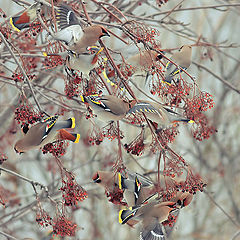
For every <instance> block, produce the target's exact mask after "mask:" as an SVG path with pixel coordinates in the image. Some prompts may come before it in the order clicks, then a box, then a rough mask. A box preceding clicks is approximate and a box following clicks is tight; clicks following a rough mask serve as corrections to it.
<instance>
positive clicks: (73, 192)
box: [60, 174, 88, 206]
mask: <svg viewBox="0 0 240 240" xmlns="http://www.w3.org/2000/svg"><path fill="white" fill-rule="evenodd" d="M66 176H67V179H66V180H63V179H62V187H61V188H60V190H61V191H62V197H63V199H64V204H65V205H66V206H75V205H77V204H78V202H82V201H83V200H85V199H86V198H87V196H88V195H87V192H86V191H85V190H84V188H83V187H82V186H80V185H79V184H77V182H76V180H75V177H74V176H73V175H72V174H67V175H66Z"/></svg>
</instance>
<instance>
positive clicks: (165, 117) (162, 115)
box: [127, 100, 191, 129]
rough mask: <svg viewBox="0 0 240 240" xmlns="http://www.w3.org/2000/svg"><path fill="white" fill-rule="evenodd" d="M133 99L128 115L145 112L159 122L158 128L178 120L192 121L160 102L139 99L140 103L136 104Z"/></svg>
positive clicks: (155, 121)
mask: <svg viewBox="0 0 240 240" xmlns="http://www.w3.org/2000/svg"><path fill="white" fill-rule="evenodd" d="M133 101H135V100H133ZM133 101H132V103H131V105H132V106H133V107H132V108H130V109H129V111H128V113H127V116H129V114H134V115H137V114H141V113H144V114H145V115H146V117H147V118H148V119H149V120H151V121H152V122H154V123H157V124H158V129H161V128H165V127H168V126H170V125H171V124H173V123H176V122H191V120H189V119H184V118H183V117H181V116H179V114H178V113H176V112H174V111H172V110H170V109H168V108H165V107H164V106H163V105H161V104H160V103H157V102H151V101H147V100H138V103H136V104H135V105H134V102H133Z"/></svg>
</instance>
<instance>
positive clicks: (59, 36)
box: [54, 5, 110, 54]
mask: <svg viewBox="0 0 240 240" xmlns="http://www.w3.org/2000/svg"><path fill="white" fill-rule="evenodd" d="M57 23H58V28H59V30H60V31H58V32H57V33H55V35H54V38H55V39H56V40H60V41H64V42H65V43H66V44H67V45H68V50H71V51H72V52H74V53H76V54H81V53H83V52H85V51H86V49H87V47H89V46H94V45H95V44H96V42H97V41H98V40H99V39H100V38H101V37H103V36H110V35H109V33H108V31H107V29H106V28H104V27H103V26H101V25H91V26H88V27H85V28H83V27H82V26H81V25H80V23H79V21H78V18H77V17H76V15H75V13H74V12H73V10H72V9H71V8H70V7H68V6H66V5H61V6H60V7H59V10H58V13H57Z"/></svg>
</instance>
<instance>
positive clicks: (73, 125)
mask: <svg viewBox="0 0 240 240" xmlns="http://www.w3.org/2000/svg"><path fill="white" fill-rule="evenodd" d="M71 119H72V126H71V128H75V126H76V124H75V117H72V118H71Z"/></svg>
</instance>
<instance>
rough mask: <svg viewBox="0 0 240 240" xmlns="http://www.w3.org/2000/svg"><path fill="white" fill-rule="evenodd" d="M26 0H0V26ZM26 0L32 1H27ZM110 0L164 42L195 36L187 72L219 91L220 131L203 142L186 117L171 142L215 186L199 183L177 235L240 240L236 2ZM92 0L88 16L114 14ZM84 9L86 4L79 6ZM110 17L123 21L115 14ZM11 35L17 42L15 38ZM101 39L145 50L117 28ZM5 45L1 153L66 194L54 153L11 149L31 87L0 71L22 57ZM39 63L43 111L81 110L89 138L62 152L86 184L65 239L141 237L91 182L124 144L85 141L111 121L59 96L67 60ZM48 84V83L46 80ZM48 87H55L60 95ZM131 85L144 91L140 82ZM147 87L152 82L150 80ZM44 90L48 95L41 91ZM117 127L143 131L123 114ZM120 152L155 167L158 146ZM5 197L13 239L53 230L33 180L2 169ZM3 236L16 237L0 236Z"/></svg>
mask: <svg viewBox="0 0 240 240" xmlns="http://www.w3.org/2000/svg"><path fill="white" fill-rule="evenodd" d="M24 2H25V1H5V0H0V8H1V9H2V10H3V11H4V12H5V13H6V15H7V18H3V17H1V23H0V24H1V30H4V29H3V28H2V26H4V27H6V26H8V27H10V26H9V25H6V24H5V25H3V24H4V22H5V21H7V19H8V17H10V16H12V15H14V14H16V13H18V12H20V11H21V10H22V9H23V7H22V6H24ZM26 2H27V3H33V2H30V1H28V0H26ZM71 2H74V1H71ZM76 2H78V1H76ZM105 2H109V3H112V4H113V5H114V6H116V7H118V8H119V9H121V11H122V12H123V13H124V15H125V16H126V17H127V19H128V20H137V21H139V22H143V23H145V24H147V25H149V26H151V27H153V28H156V29H157V30H158V31H159V33H160V34H159V36H157V37H156V38H157V40H158V41H159V42H160V44H161V48H162V49H178V48H179V47H181V46H182V45H184V44H190V45H195V46H193V55H192V60H193V62H192V64H191V66H190V68H189V69H188V72H189V73H190V74H191V75H192V76H193V77H195V79H196V82H197V84H198V86H199V88H200V89H201V90H202V91H207V92H209V93H210V94H212V96H213V99H214V102H215V106H214V108H212V109H210V110H208V111H207V113H206V114H207V116H208V118H209V121H210V122H211V124H212V125H213V126H214V127H215V128H216V129H217V133H216V134H213V135H212V136H211V137H210V138H209V139H207V140H203V141H200V142H199V141H197V140H196V139H194V138H193V137H192V134H191V129H190V128H191V127H189V126H181V127H180V128H179V131H180V134H179V135H178V136H177V138H176V141H174V143H172V144H171V147H172V149H174V151H176V152H177V153H178V154H179V155H181V156H182V157H184V159H185V160H186V161H187V162H188V163H190V165H191V166H192V168H193V169H194V171H196V172H198V173H199V174H200V175H201V176H202V178H203V179H204V181H206V182H207V187H206V191H207V192H208V194H206V193H201V192H198V193H197V194H196V195H195V196H194V199H193V201H192V203H191V204H190V205H189V206H187V207H186V208H184V209H182V210H181V212H180V215H179V218H178V221H177V223H176V225H175V226H174V228H173V232H172V234H171V237H170V239H173V240H174V239H177V240H183V239H184V240H206V239H209V240H210V239H211V240H226V239H232V240H236V239H240V233H239V231H240V228H239V226H240V194H239V192H240V157H239V156H240V141H239V139H240V121H239V114H240V101H239V100H240V95H239V94H240V79H239V74H240V67H239V66H240V58H239V57H240V50H239V25H240V17H239V16H240V3H239V1H237V0H236V1H227V0H226V1H225V0H212V1H207V0H202V1H194V0H185V1H184V0H183V1H173V0H169V1H167V2H166V3H163V2H165V1H155V0H146V1H144V0H142V1H134V0H132V1H128V0H125V1H118V0H116V1H105ZM161 2H162V4H161ZM85 3H86V6H87V11H88V13H89V16H90V17H91V18H93V19H94V20H97V21H105V22H109V21H110V20H109V17H108V16H107V14H106V13H105V12H104V11H103V9H100V8H99V7H98V6H97V5H96V4H94V2H92V1H89V0H85ZM159 5H160V6H159ZM111 10H112V9H111ZM171 10H172V11H171ZM79 11H80V12H82V9H80V10H79ZM99 12H100V13H102V14H99ZM105 15H106V16H105ZM113 24H117V23H116V22H113ZM110 29H111V30H112V31H113V32H115V33H116V34H119V35H120V34H121V32H120V31H118V30H116V29H115V28H110ZM126 40H128V39H126ZM9 41H12V42H13V43H14V42H15V41H16V39H10V40H9ZM39 41H40V40H39ZM104 42H105V43H106V45H107V46H109V47H110V48H111V49H113V50H114V51H116V52H118V51H120V52H121V53H122V55H123V56H124V57H127V56H131V54H133V53H137V52H138V49H137V48H136V46H135V45H134V44H132V43H131V44H129V45H127V46H126V45H125V44H124V43H123V42H121V41H119V40H118V39H116V38H115V37H113V36H112V37H111V38H110V39H109V40H108V39H107V40H105V39H104ZM129 42H130V41H129ZM39 44H40V43H39ZM139 45H140V44H139ZM140 47H142V46H140ZM0 49H1V50H0V57H1V59H0V71H1V75H0V104H1V105H0V106H1V107H0V109H1V110H0V122H1V124H0V154H1V153H2V154H5V155H6V156H7V158H8V159H7V161H5V162H4V163H3V165H1V166H2V167H3V168H6V169H10V170H11V171H14V172H16V173H19V174H21V175H22V176H25V177H26V178H28V179H31V180H33V181H37V182H40V183H41V184H43V185H46V186H48V187H49V193H50V195H51V197H52V198H53V199H55V200H56V201H59V200H60V198H61V194H60V192H59V191H58V188H59V187H60V186H61V185H60V179H61V176H60V173H59V170H58V166H57V165H56V162H55V160H54V157H53V156H52V155H51V154H46V155H43V153H42V151H41V150H34V151H30V152H27V153H25V154H22V155H18V154H16V153H15V151H14V149H13V146H14V144H15V142H16V140H17V139H19V138H20V137H21V134H22V133H21V130H20V126H19V125H18V124H17V123H16V121H15V120H14V111H15V108H16V107H17V106H18V105H19V99H20V96H21V91H20V88H21V87H22V88H24V89H26V94H29V91H28V89H27V88H26V86H25V85H26V84H25V85H21V84H20V83H14V81H10V80H8V79H7V78H5V77H3V75H4V76H7V77H8V76H10V77H11V75H12V73H11V71H10V70H13V71H15V70H16V67H17V65H16V64H15V62H14V60H13V58H12V57H11V55H9V52H8V50H7V48H6V47H5V46H4V44H3V43H1V45H0ZM167 56H169V57H170V56H171V54H169V55H168V53H167ZM8 69H10V70H8ZM39 69H40V70H39V76H38V81H37V84H39V85H40V87H37V86H36V85H34V89H35V93H36V96H37V98H38V100H39V102H40V103H41V105H42V106H43V108H44V110H46V111H47V112H49V113H51V114H53V115H54V114H55V113H57V112H61V111H62V109H63V108H64V107H63V106H65V105H66V106H68V107H69V109H70V111H66V112H65V114H64V118H68V117H72V116H74V117H75V118H76V120H77V127H76V129H77V131H78V132H79V133H80V134H81V139H82V140H81V141H80V143H78V144H71V143H70V145H69V147H68V149H67V152H66V154H65V155H64V156H63V157H61V159H62V161H63V163H64V166H65V167H66V168H67V169H69V170H71V171H72V172H73V173H74V175H75V176H76V180H77V182H78V183H79V184H80V185H81V186H83V187H84V188H85V189H86V190H87V192H88V199H86V200H85V201H83V202H80V203H79V204H78V206H77V208H76V209H74V210H71V211H69V214H70V215H71V217H72V218H73V220H74V222H76V223H77V225H78V226H79V230H78V231H77V232H76V236H75V237H65V238H63V239H81V240H93V239H99V240H101V239H103V240H107V239H114V240H130V239H131V240H132V239H139V229H140V226H136V227H135V228H130V227H129V226H127V225H120V224H119V223H118V210H119V209H118V207H117V206H115V205H113V204H112V203H109V202H108V200H107V198H106V196H105V194H104V189H102V188H99V187H98V186H96V185H95V184H94V183H92V181H91V178H92V175H93V173H94V172H95V171H97V170H103V169H105V170H111V167H112V164H113V163H114V162H115V160H116V154H117V151H118V143H117V139H114V140H112V141H111V140H109V139H104V141H103V142H102V143H101V144H100V145H93V146H91V145H90V144H87V143H86V141H87V136H88V134H89V132H91V131H92V129H93V128H94V127H96V126H98V127H99V126H101V125H104V124H103V123H101V122H99V121H98V120H96V119H94V120H93V121H94V122H95V125H94V126H93V125H92V124H91V123H90V121H89V120H86V119H85V117H84V116H82V109H84V108H85V107H84V106H81V105H79V104H77V103H76V102H74V101H72V100H69V99H67V98H65V97H64V96H62V95H64V80H63V74H64V70H63V66H58V67H57V68H54V69H52V70H51V69H50V70H46V69H45V68H44V66H42V67H40V68H39ZM9 82H10V83H9ZM41 86H45V87H46V89H43V88H41ZM140 87H141V88H142V89H144V87H145V86H142V85H141V84H140ZM49 89H52V90H54V91H57V94H56V93H54V92H51V91H49ZM132 89H133V90H134V92H135V93H136V94H138V96H140V93H139V92H138V91H137V90H136V89H134V87H133V86H132ZM144 91H146V92H148V91H149V89H148V86H146V89H144ZM41 92H42V93H43V94H44V95H45V96H47V97H48V98H46V97H43V95H41V94H40V93H41ZM59 93H60V94H59ZM61 94H62V95H61ZM29 102H30V103H31V104H32V105H33V106H34V107H35V104H34V101H33V99H32V97H31V98H29ZM120 129H121V130H122V132H123V135H124V136H125V137H124V138H123V140H122V143H123V144H125V143H129V142H130V141H132V140H133V139H134V137H136V136H137V134H138V133H139V129H137V128H134V127H129V125H126V124H125V123H124V122H120ZM123 160H124V163H125V165H126V166H127V168H128V169H131V170H132V171H136V172H139V173H142V174H143V173H146V172H149V171H156V170H157V160H158V155H157V154H151V153H149V151H145V152H144V154H143V155H142V156H140V157H137V156H133V155H131V154H128V153H127V152H126V151H125V150H123ZM37 190H38V192H39V194H40V195H41V197H42V200H41V203H42V205H43V206H44V209H46V210H48V211H49V212H51V211H55V209H54V206H53V205H52V204H51V202H49V200H48V199H47V198H46V196H44V193H42V192H43V190H41V189H40V188H38V189H37ZM1 198H2V199H4V200H5V201H6V206H5V207H4V206H0V231H1V232H4V233H7V234H9V235H11V236H13V237H15V239H23V238H32V239H37V240H38V239H50V237H47V236H48V234H49V232H50V230H51V228H42V227H40V226H39V225H38V224H36V221H35V217H36V211H37V208H38V207H37V205H36V197H35V193H34V191H33V187H32V186H31V184H30V183H28V182H26V181H23V180H21V179H20V178H18V177H16V176H13V175H11V174H9V173H5V172H4V171H1V176H0V199H1ZM238 233H239V234H238ZM0 239H14V238H10V237H9V238H8V237H4V236H3V235H0ZM53 239H59V238H56V237H55V238H53Z"/></svg>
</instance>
